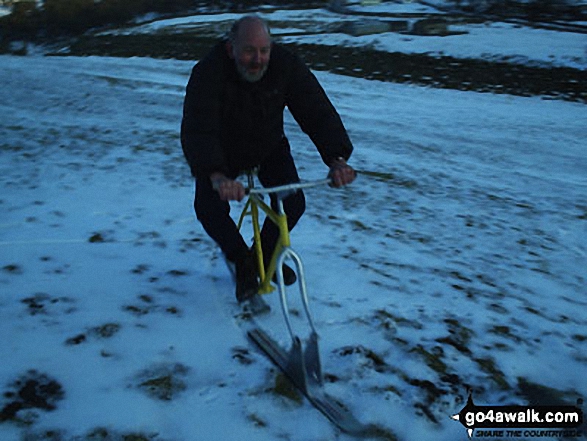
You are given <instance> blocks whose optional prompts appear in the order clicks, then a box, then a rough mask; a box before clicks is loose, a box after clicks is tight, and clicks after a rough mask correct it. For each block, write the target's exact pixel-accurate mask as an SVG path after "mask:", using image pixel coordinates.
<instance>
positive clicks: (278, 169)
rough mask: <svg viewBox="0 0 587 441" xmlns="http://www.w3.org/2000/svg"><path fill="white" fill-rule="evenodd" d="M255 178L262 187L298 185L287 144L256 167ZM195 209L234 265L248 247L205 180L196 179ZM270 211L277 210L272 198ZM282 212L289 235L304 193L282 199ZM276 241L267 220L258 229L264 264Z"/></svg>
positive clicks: (302, 207) (301, 209)
mask: <svg viewBox="0 0 587 441" xmlns="http://www.w3.org/2000/svg"><path fill="white" fill-rule="evenodd" d="M258 178H259V182H260V183H261V185H263V186H264V187H275V186H278V185H285V184H290V183H293V182H299V180H300V179H299V177H298V172H297V170H296V167H295V164H294V161H293V158H292V156H291V152H290V149H289V145H288V144H287V142H284V146H283V148H279V149H277V150H276V151H275V152H274V153H272V154H271V155H270V156H269V157H268V158H267V159H266V160H265V161H264V162H263V163H262V164H261V165H260V166H259V172H258ZM194 207H195V210H196V216H197V218H198V220H199V221H200V222H201V224H202V226H203V227H204V230H205V231H206V233H207V234H208V235H209V236H210V237H211V238H212V239H214V241H215V242H216V243H217V244H218V246H219V247H220V249H221V250H222V252H223V253H224V254H225V255H226V257H227V259H228V260H230V261H233V262H235V261H236V260H238V259H241V258H242V257H243V256H244V255H245V253H247V252H248V249H249V245H247V243H246V242H245V240H244V239H243V237H242V235H241V234H240V232H239V230H238V228H237V226H236V223H235V222H234V220H233V219H232V218H231V216H230V204H229V203H228V202H227V201H223V200H221V199H220V197H219V195H218V192H217V191H216V190H214V189H213V188H212V183H211V181H210V179H209V178H208V177H203V178H198V179H196V197H195V201H194ZM271 207H272V208H273V209H274V210H277V200H276V198H275V196H274V195H272V196H271ZM283 208H284V210H285V213H286V215H287V222H288V227H289V229H290V231H291V230H292V229H293V227H294V226H295V225H296V223H297V222H298V220H299V219H300V217H301V216H302V214H303V213H304V211H305V209H306V199H305V196H304V193H303V192H302V191H298V192H297V193H294V194H292V195H290V196H288V197H287V198H285V199H284V200H283ZM278 238H279V230H278V228H277V227H276V226H275V224H274V223H273V222H271V221H270V220H269V219H266V220H265V222H264V223H263V227H262V229H261V245H262V247H263V256H264V257H265V260H268V259H269V258H270V257H271V254H272V252H273V249H274V248H275V245H276V243H277V239H278Z"/></svg>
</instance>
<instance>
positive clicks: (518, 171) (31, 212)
mask: <svg viewBox="0 0 587 441" xmlns="http://www.w3.org/2000/svg"><path fill="white" fill-rule="evenodd" d="M561 35H562V37H561V38H563V37H568V38H569V39H570V40H569V41H571V43H570V44H569V45H571V46H572V44H574V43H572V41H574V40H573V39H572V36H569V34H566V33H565V34H561ZM567 46H568V45H564V44H561V45H560V47H559V48H560V57H561V59H564V58H565V57H566V55H567V52H566V49H567ZM479 52H480V53H482V52H483V50H482V49H480V50H479ZM520 55H524V56H528V55H529V56H534V53H533V52H531V51H529V52H524V53H523V54H520ZM555 55H556V54H555ZM0 65H1V70H0V72H1V73H0V78H1V80H2V86H3V87H2V89H1V90H0V97H1V99H0V109H1V112H2V115H3V117H2V119H1V120H0V133H1V134H2V137H1V141H0V155H1V158H2V161H1V163H0V186H1V188H2V194H1V196H0V207H1V211H0V213H1V214H0V335H1V336H2V342H3V343H2V345H0V360H1V363H0V392H1V395H0V415H1V416H0V439H1V440H2V441H13V440H19V439H26V440H41V439H42V440H57V439H60V440H68V441H69V440H73V439H75V440H78V439H83V440H86V439H87V440H97V439H100V440H105V439H108V440H111V439H116V440H118V439H153V440H165V441H171V440H173V441H199V440H206V441H209V440H219V441H220V440H222V441H228V440H241V439H255V440H276V439H284V440H300V441H301V440H303V441H310V440H312V441H315V440H324V441H326V440H333V439H338V440H347V439H351V438H350V437H349V436H347V435H345V434H341V433H339V432H338V431H337V430H336V429H335V428H334V427H333V426H332V425H331V424H330V423H329V422H328V421H327V420H326V419H325V418H324V417H323V416H322V415H321V414H320V413H319V412H317V411H316V410H315V409H314V408H313V407H311V406H310V405H309V404H308V403H307V402H306V401H304V400H300V399H296V398H295V397H293V398H292V397H291V396H290V394H288V393H285V392H284V387H283V385H282V383H283V381H282V377H281V376H280V375H278V373H277V372H276V370H275V368H274V367H273V366H272V364H271V363H270V362H269V361H268V360H267V358H266V357H265V356H264V355H263V354H261V353H260V352H258V350H256V349H255V348H254V347H253V346H252V344H251V343H250V342H249V341H248V340H247V338H246V336H245V335H244V333H243V331H242V329H241V328H240V327H239V326H238V324H237V321H236V320H235V318H234V315H235V313H236V312H237V311H238V307H237V305H236V302H235V301H234V299H233V291H234V288H233V285H232V282H231V279H230V276H229V273H228V271H227V270H226V269H225V266H224V263H223V261H222V259H221V258H220V256H219V253H218V252H217V250H216V248H215V246H214V244H213V243H211V241H210V240H209V239H208V238H207V236H206V235H205V233H204V232H203V231H202V229H201V227H200V226H199V224H198V223H197V222H196V221H195V218H194V215H193V209H192V193H193V183H192V179H191V177H190V176H189V172H188V169H187V166H186V165H185V163H184V160H183V157H182V153H181V148H180V146H179V141H178V129H179V123H180V118H181V105H182V100H183V91H184V87H185V84H186V82H187V79H188V76H189V72H190V69H191V67H192V65H193V63H192V62H185V61H173V60H152V59H146V58H132V59H113V58H100V57H88V58H75V57H69V58H62V57H45V58H44V57H40V56H31V57H24V58H19V57H9V56H3V57H0ZM316 74H317V76H318V78H319V80H320V81H321V83H322V84H323V86H324V88H325V89H326V90H327V92H328V94H329V95H330V97H331V98H332V100H333V102H334V103H335V105H336V107H337V108H338V110H339V111H340V113H341V115H342V118H343V120H344V121H345V124H346V126H347V128H348V129H349V132H350V135H351V138H352V139H353V141H354V143H355V146H356V152H355V154H354V155H353V158H352V163H353V165H354V166H355V167H356V168H357V169H358V170H359V171H360V172H361V173H360V176H359V178H358V180H357V182H356V183H355V184H354V185H352V186H350V187H349V188H347V189H344V190H339V191H335V190H331V189H328V188H318V189H315V190H309V191H307V199H308V208H307V213H306V215H305V217H304V218H303V220H302V221H301V223H300V225H299V226H298V228H296V230H295V232H294V234H293V243H294V246H295V248H296V250H297V251H298V252H300V254H301V255H302V257H303V259H304V262H305V264H306V273H307V274H306V275H307V278H308V286H309V292H310V296H311V299H312V311H313V313H314V316H315V319H316V322H317V327H318V331H319V333H320V336H321V342H320V343H321V353H322V358H323V364H324V370H325V372H326V373H327V374H328V375H327V378H328V380H329V381H328V383H327V385H326V387H327V390H328V391H329V393H331V394H332V395H334V396H337V397H339V398H340V399H341V400H342V401H344V402H345V403H346V404H347V405H348V406H349V408H350V409H352V411H353V412H354V413H355V415H356V416H357V417H358V418H359V419H360V420H361V421H363V422H365V423H372V424H375V425H377V426H378V427H379V428H380V429H381V433H382V434H384V435H386V436H387V439H393V438H392V434H395V436H396V437H397V439H399V440H415V439H417V440H420V439H422V440H432V439H433V440H440V441H444V440H446V441H454V440H459V439H463V440H464V439H466V436H467V435H466V432H465V430H464V429H463V427H462V426H461V425H460V424H459V423H457V422H454V421H452V420H451V419H450V418H449V416H450V415H452V414H454V413H456V412H458V411H460V410H461V409H462V407H463V405H464V400H465V399H466V395H467V387H472V388H473V390H474V398H475V402H476V403H477V404H479V405H485V404H487V405H492V404H520V403H525V402H527V401H528V400H533V399H541V400H542V402H543V403H542V404H551V403H553V402H554V401H556V404H558V403H559V402H564V403H566V404H572V405H574V404H576V399H577V398H578V397H585V395H586V394H587V388H586V385H585V381H584V374H585V372H586V368H587V358H586V357H585V354H586V352H587V331H586V325H587V317H586V316H585V313H584V310H585V306H586V305H587V299H586V297H585V283H586V279H587V271H586V269H585V268H587V242H586V239H585V238H586V237H587V155H586V152H585V143H584V138H585V135H584V134H585V121H587V107H586V106H585V105H583V104H578V103H569V102H564V101H552V100H543V99H541V98H540V97H534V98H520V97H512V96H507V95H491V94H478V93H474V92H458V91H450V90H436V89H430V88H420V87H415V86H410V85H398V84H392V83H382V82H375V81H367V80H362V79H358V78H348V77H342V76H337V75H334V74H329V73H322V72H317V73H316ZM286 129H287V132H288V134H289V137H290V140H291V143H292V145H293V149H294V155H295V158H296V161H297V163H298V166H299V168H300V173H301V175H302V176H303V177H304V178H305V179H314V178H321V177H323V176H324V175H325V173H326V169H325V167H324V166H323V165H322V164H321V163H320V161H319V156H318V154H317V153H316V151H315V149H314V148H313V147H312V145H311V143H310V142H309V141H308V139H307V138H306V136H305V135H303V134H302V133H300V131H299V129H297V127H296V125H295V123H294V122H293V120H292V119H291V118H287V126H286ZM239 207H240V206H239V205H238V204H235V213H237V212H238V208H239ZM275 300H276V299H275V296H270V297H269V301H271V302H274V301H275ZM274 309H275V310H276V311H277V308H274ZM281 331H283V330H280V329H276V330H275V332H276V333H278V332H281ZM35 386H36V387H35ZM19 403H20V404H21V405H22V403H27V404H28V407H27V406H26V405H23V406H22V407H23V408H21V409H19V408H18V405H19ZM52 407H54V409H50V408H52ZM9 417H10V418H9ZM132 435H135V438H131V436H132ZM516 439H519V438H516ZM542 439H549V438H542Z"/></svg>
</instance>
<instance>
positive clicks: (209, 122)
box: [181, 63, 226, 177]
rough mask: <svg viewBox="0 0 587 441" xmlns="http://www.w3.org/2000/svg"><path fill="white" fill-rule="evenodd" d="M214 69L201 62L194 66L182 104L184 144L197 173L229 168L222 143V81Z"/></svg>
mask: <svg viewBox="0 0 587 441" xmlns="http://www.w3.org/2000/svg"><path fill="white" fill-rule="evenodd" d="M211 72H214V70H210V69H206V66H203V65H202V64H201V63H199V64H197V65H196V66H195V67H194V69H193V70H192V74H191V77H190V79H189V82H188V85H187V88H186V95H185V100H184V105H183V118H182V121H181V146H182V149H183V153H184V155H185V158H186V160H187V162H188V164H189V166H190V170H191V173H192V175H193V176H194V177H201V176H208V175H210V174H211V173H212V172H215V171H225V170H226V158H225V155H224V151H223V149H222V148H221V143H220V118H221V111H222V109H221V97H220V93H221V90H220V87H219V84H220V83H221V82H220V81H218V78H214V75H213V74H211ZM215 79H216V81H215Z"/></svg>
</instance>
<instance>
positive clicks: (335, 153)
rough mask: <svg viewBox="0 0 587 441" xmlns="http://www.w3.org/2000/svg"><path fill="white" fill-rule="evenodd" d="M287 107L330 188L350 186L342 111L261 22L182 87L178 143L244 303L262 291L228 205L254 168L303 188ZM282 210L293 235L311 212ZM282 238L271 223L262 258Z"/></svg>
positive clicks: (231, 40) (244, 24) (232, 36)
mask: <svg viewBox="0 0 587 441" xmlns="http://www.w3.org/2000/svg"><path fill="white" fill-rule="evenodd" d="M285 106H287V107H288V108H289V110H290V111H291V113H292V115H293V116H294V118H295V119H296V121H297V122H298V124H299V125H300V127H301V129H302V130H303V131H304V132H305V133H306V134H308V135H309V137H310V138H311V140H312V141H313V143H314V144H315V145H316V147H317V149H318V151H319V153H320V155H321V157H322V159H323V161H324V162H325V163H326V164H327V165H328V166H329V168H330V172H329V176H330V177H331V179H332V182H333V185H334V186H335V187H340V186H343V185H346V184H349V183H350V182H352V181H353V180H354V178H355V171H354V170H353V169H352V167H350V166H349V165H348V164H347V163H346V161H347V160H348V158H349V156H350V155H351V152H352V150H353V147H352V144H351V141H350V139H349V137H348V135H347V133H346V130H345V128H344V126H343V124H342V121H341V119H340V117H339V115H338V113H337V112H336V110H335V109H334V107H333V106H332V104H331V102H330V100H329V99H328V98H327V96H326V94H325V93H324V90H323V89H322V87H321V86H320V85H319V83H318V81H317V80H316V78H315V76H314V75H313V74H312V73H311V72H310V70H309V69H308V68H307V67H306V66H305V65H304V63H303V62H302V61H301V60H300V59H299V58H298V57H296V56H294V55H293V54H291V53H290V52H288V51H287V50H285V49H284V48H283V47H281V46H279V45H278V44H273V43H272V41H271V37H270V32H269V28H268V26H267V24H266V23H265V22H264V21H263V20H261V19H260V18H259V17H257V16H245V17H243V18H241V19H239V20H237V21H236V22H235V23H234V25H233V27H232V29H231V31H230V33H229V36H228V39H227V40H225V41H221V42H220V43H219V44H217V45H216V46H215V47H214V48H213V49H212V51H211V52H210V53H209V54H208V55H207V56H206V57H205V58H204V59H202V60H201V61H200V62H199V63H197V64H196V66H195V67H194V68H193V70H192V74H191V77H190V79H189V82H188V85H187V88H186V96H185V102H184V109H183V120H182V125H181V143H182V148H183V152H184V154H185V157H186V160H187V162H188V164H189V166H190V168H191V172H192V175H193V176H194V177H195V178H196V195H195V202H194V206H195V210H196V215H197V218H198V220H199V221H200V222H201V224H202V226H203V227H204V230H205V231H206V232H207V233H208V235H209V236H210V237H211V238H212V239H214V241H215V242H216V243H217V244H218V245H219V246H220V248H221V250H222V252H223V253H224V254H225V256H226V258H227V259H228V260H229V261H231V262H233V263H234V264H235V269H236V296H237V299H238V300H239V301H243V300H246V299H248V298H250V297H251V296H252V295H254V294H255V293H256V291H257V288H258V280H257V271H256V266H255V258H254V255H253V252H252V251H251V250H250V248H249V246H248V245H247V244H246V242H245V241H244V239H243V238H242V236H241V234H240V232H239V231H238V229H237V227H236V225H235V223H234V221H233V220H232V218H231V217H230V215H229V213H230V205H229V201H231V200H237V201H240V200H242V199H243V198H244V196H245V189H244V187H243V185H242V184H241V183H240V182H239V181H237V180H235V179H236V177H237V176H238V175H239V174H241V173H243V172H244V171H247V170H250V169H252V168H257V169H258V178H259V181H260V182H261V184H262V185H263V186H266V187H273V186H277V185H284V184H288V183H292V182H298V181H299V177H298V174H297V170H296V167H295V164H294V161H293V158H292V156H291V153H290V146H289V143H288V140H287V138H286V137H285V134H284V129H283V111H284V108H285ZM272 204H275V201H274V200H272ZM283 204H284V210H285V213H286V214H287V217H288V226H289V228H290V230H291V229H292V228H293V227H294V226H295V224H296V222H297V221H298V219H299V218H300V217H301V215H302V214H303V212H304V210H305V199H304V194H303V193H302V192H297V193H296V194H293V195H291V196H289V197H287V198H286V199H285V200H284V201H283ZM277 238H278V230H277V228H276V227H275V225H274V224H273V223H271V222H270V221H265V223H264V225H263V228H262V231H261V239H262V240H261V242H262V249H263V250H264V252H263V254H264V256H266V257H267V256H270V255H271V251H272V250H273V248H274V246H275V244H276V242H277ZM284 277H285V279H286V283H288V284H291V283H294V282H295V279H296V278H295V273H294V272H293V270H291V268H284Z"/></svg>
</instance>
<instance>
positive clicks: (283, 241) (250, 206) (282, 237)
mask: <svg viewBox="0 0 587 441" xmlns="http://www.w3.org/2000/svg"><path fill="white" fill-rule="evenodd" d="M247 179H248V188H247V193H248V195H249V198H248V200H247V202H246V204H245V207H244V208H243V211H242V213H241V215H240V218H239V221H238V228H239V230H240V229H241V228H242V225H243V222H244V220H245V218H246V217H247V216H251V220H252V225H253V242H254V249H255V252H256V255H257V266H258V270H259V279H260V283H259V291H258V293H259V294H268V293H271V292H273V291H274V290H275V288H274V286H273V285H272V284H271V280H272V279H273V276H274V275H275V274H276V272H277V271H278V267H279V265H278V263H279V260H280V257H283V256H282V254H283V253H284V250H287V249H289V248H290V246H291V240H290V235H289V228H288V226H287V215H286V214H285V212H284V210H283V198H284V197H285V196H287V195H288V194H291V193H294V192H296V191H298V190H300V189H302V188H306V187H314V186H317V185H324V184H328V183H330V180H329V179H325V180H321V181H311V182H306V183H294V184H289V185H283V186H280V187H273V188H269V189H256V188H255V182H254V175H253V173H252V172H251V173H248V174H247ZM270 193H273V194H276V195H277V203H278V209H277V211H275V210H274V209H273V208H271V207H270V206H269V205H268V204H266V203H265V202H264V201H263V198H262V195H263V194H270ZM260 211H262V212H264V213H265V215H266V216H267V218H268V219H270V220H271V222H273V223H274V224H275V225H276V226H277V228H278V230H279V237H278V239H277V244H276V246H275V249H274V250H273V253H272V255H271V261H270V263H269V266H268V267H267V268H265V264H264V259H263V250H262V249H261V227H260V218H259V215H260Z"/></svg>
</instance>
